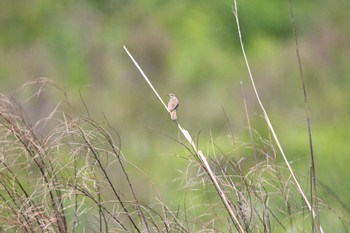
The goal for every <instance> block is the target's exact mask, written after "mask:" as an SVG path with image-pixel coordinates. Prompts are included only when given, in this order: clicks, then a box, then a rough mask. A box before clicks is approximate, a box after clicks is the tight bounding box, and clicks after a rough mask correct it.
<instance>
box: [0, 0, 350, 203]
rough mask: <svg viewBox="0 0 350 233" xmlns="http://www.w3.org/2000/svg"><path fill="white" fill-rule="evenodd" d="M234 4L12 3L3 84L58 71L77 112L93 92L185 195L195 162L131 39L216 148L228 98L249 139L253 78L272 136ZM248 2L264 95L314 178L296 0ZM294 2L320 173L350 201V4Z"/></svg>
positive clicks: (248, 34) (6, 15)
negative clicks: (290, 1) (293, 21)
mask: <svg viewBox="0 0 350 233" xmlns="http://www.w3.org/2000/svg"><path fill="white" fill-rule="evenodd" d="M232 4H233V3H232V2H231V1H209V0H204V1H200V2H199V1H183V0H180V1H179V0H178V1H174V0H173V1H171V0H165V1H164V0H161V1H160V0H149V1H125V0H85V1H83V0H77V1H71V0H62V1H48V0H35V1H8V0H5V1H1V2H0V31H1V34H0V54H1V59H0V83H1V92H2V93H5V94H7V95H11V94H12V93H13V92H15V90H16V88H17V87H19V86H20V85H22V84H24V83H25V82H26V81H28V80H32V79H36V78H39V77H47V78H49V79H52V80H55V81H56V82H57V83H58V84H59V85H61V86H62V87H64V88H66V90H67V93H68V98H69V99H70V101H71V104H72V105H73V106H74V111H75V113H76V114H85V111H84V107H83V104H82V103H81V100H80V97H79V92H81V95H82V96H83V98H84V100H85V103H86V105H87V106H88V108H89V112H90V114H91V115H92V116H93V117H94V118H95V119H101V120H103V117H102V114H101V113H102V112H103V113H104V114H105V115H106V116H107V118H108V119H109V121H110V123H111V124H112V126H113V127H114V128H115V129H116V130H117V131H118V133H119V134H120V136H121V138H122V151H123V153H124V154H125V156H126V158H127V159H128V160H129V161H131V162H132V163H134V164H135V165H137V166H139V167H140V168H141V169H142V170H144V171H145V172H146V173H147V174H148V175H149V177H150V179H151V180H152V181H153V182H154V183H155V185H156V186H157V187H158V190H159V192H160V194H161V195H162V196H163V197H164V199H165V200H172V201H173V202H174V203H175V205H176V203H177V201H178V200H177V198H178V197H179V195H180V194H181V193H182V191H181V187H180V183H181V177H182V176H183V175H182V172H184V171H185V170H186V165H187V161H186V160H184V159H181V158H179V156H181V155H186V154H187V151H185V150H184V149H183V148H182V147H181V146H180V145H178V144H177V143H175V142H174V141H173V140H171V139H169V138H168V137H166V136H164V135H163V134H162V133H165V134H167V135H170V136H171V137H174V138H177V137H178V132H177V129H176V127H175V125H174V124H173V123H172V122H171V121H170V120H169V116H168V115H167V113H166V112H165V111H164V108H163V107H162V106H161V104H160V103H159V100H158V99H157V98H156V97H155V96H154V94H153V93H152V91H151V89H150V88H149V87H148V85H147V84H146V82H145V81H144V80H143V79H142V78H141V75H140V73H139V72H138V71H137V69H136V68H135V66H134V65H133V64H132V62H131V60H130V59H129V58H128V56H127V54H126V53H125V51H124V50H123V45H125V46H126V47H127V48H128V49H129V51H130V52H131V53H132V54H133V56H134V57H135V59H136V60H137V61H138V63H139V64H140V66H141V67H142V68H143V70H144V71H145V73H146V74H147V76H148V77H149V78H150V80H151V81H152V83H153V85H154V86H155V88H156V89H157V90H158V92H159V93H160V95H161V96H162V97H163V98H164V101H167V96H166V94H168V93H170V92H175V93H176V94H177V95H178V97H179V99H180V101H181V104H180V110H179V114H178V115H179V122H180V124H181V125H182V126H183V127H184V128H186V129H187V130H189V131H190V132H191V133H192V134H193V135H195V136H197V134H198V133H199V132H201V133H200V136H199V142H200V146H201V148H202V149H203V150H204V151H206V147H207V144H208V142H209V140H210V135H211V136H212V137H213V140H215V141H216V142H217V143H218V144H220V143H221V144H225V143H224V142H225V140H227V135H229V134H230V131H229V127H228V125H227V121H226V119H225V115H224V113H223V111H222V109H223V108H224V109H225V112H226V113H227V116H228V118H229V120H230V122H231V124H232V129H233V134H234V136H235V137H237V138H240V139H241V140H248V131H247V128H246V127H247V123H246V117H245V113H244V107H243V97H242V94H241V86H240V81H241V80H242V81H243V85H244V88H245V95H246V98H247V102H248V108H249V113H250V117H251V121H252V124H253V127H254V128H255V129H256V130H257V131H258V132H259V133H261V134H262V135H263V136H266V135H267V133H266V128H267V127H266V124H265V123H264V121H263V120H262V117H261V111H260V109H259V106H258V105H257V102H256V100H255V97H254V94H253V92H252V89H251V85H250V82H249V79H248V73H247V70H246V67H245V64H244V60H243V57H242V53H241V49H240V46H239V42H238V34H237V29H236V26H235V21H234V17H233V14H232ZM238 7H239V9H238V10H239V17H240V23H241V29H242V34H243V40H244V44H245V48H246V51H247V55H248V59H249V62H250V65H251V69H252V72H253V76H254V78H255V81H256V84H257V88H258V91H259V93H260V96H261V98H262V101H263V103H264V105H265V107H266V109H267V111H268V113H269V114H270V117H271V120H272V123H273V125H274V127H275V130H276V131H277V134H278V135H279V138H280V141H281V143H282V146H283V148H284V149H285V152H286V154H287V156H288V158H289V160H290V161H293V168H295V169H296V170H297V171H298V173H300V174H301V176H305V177H307V176H308V169H309V157H308V155H309V149H308V140H307V130H306V119H305V109H304V102H303V92H302V89H301V82H300V75H299V70H298V66H297V60H296V55H295V41H294V37H293V31H292V27H291V19H290V14H289V6H288V1H280V0H270V1H268V2H266V1H263V0H251V1H239V2H238ZM293 7H294V13H295V18H296V27H297V33H298V36H299V46H300V47H299V49H300V53H301V58H302V65H303V69H304V74H305V81H306V88H307V91H308V96H309V107H310V111H311V127H312V135H313V140H314V151H315V156H316V172H317V173H316V174H317V178H318V181H320V182H321V183H322V184H324V185H326V186H328V187H329V189H330V190H332V192H334V193H335V194H336V195H337V196H338V197H339V199H340V200H341V201H342V202H343V203H344V204H346V205H347V206H350V182H349V181H348V177H349V174H350V172H349V168H348V167H349V165H350V153H349V148H348V141H349V135H350V104H349V102H348V101H349V98H350V94H349V93H350V92H349V88H350V79H349V75H350V66H349V61H350V30H349V26H348V22H350V16H349V14H348V12H349V9H350V2H349V1H347V0H336V1H324V0H321V1H318V2H316V1H293ZM56 94H57V93H56ZM56 94H55V93H51V92H48V93H46V94H45V95H46V96H45V97H44V98H43V99H42V100H41V102H40V104H36V105H33V106H31V108H30V109H29V111H30V114H31V118H32V119H33V121H34V120H35V119H39V118H40V117H43V116H45V115H47V114H48V113H49V112H50V111H51V110H52V109H53V107H54V106H55V105H56V104H57V102H58V101H59V100H60V99H61V98H63V96H62V95H61V96H56ZM247 142H249V141H247ZM177 155H179V156H177ZM237 156H239V155H237ZM130 169H132V168H130ZM179 177H180V180H179V179H178V178H179ZM134 179H135V178H134ZM140 179H142V180H140V182H138V180H134V182H135V183H136V184H138V185H139V186H138V187H139V188H140V189H141V190H148V191H149V192H147V191H145V192H144V194H145V197H144V198H146V199H147V198H149V199H150V200H152V198H153V196H154V193H153V190H152V188H151V187H150V185H146V184H144V180H143V179H144V178H140ZM305 189H307V184H305ZM147 196H148V197H147ZM181 198H182V197H179V199H180V201H181Z"/></svg>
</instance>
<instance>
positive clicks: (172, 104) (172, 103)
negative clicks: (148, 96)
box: [168, 93, 179, 121]
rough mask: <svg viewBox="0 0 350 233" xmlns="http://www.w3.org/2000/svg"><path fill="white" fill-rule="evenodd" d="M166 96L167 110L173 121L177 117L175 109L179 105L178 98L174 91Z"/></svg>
mask: <svg viewBox="0 0 350 233" xmlns="http://www.w3.org/2000/svg"><path fill="white" fill-rule="evenodd" d="M168 96H169V102H168V112H169V113H170V118H171V120H173V121H175V120H176V119H177V116H176V110H177V108H178V107H179V100H178V99H177V97H176V95H175V94H174V93H170V94H169V95H168Z"/></svg>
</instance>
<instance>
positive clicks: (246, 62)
mask: <svg viewBox="0 0 350 233" xmlns="http://www.w3.org/2000/svg"><path fill="white" fill-rule="evenodd" d="M233 15H234V17H235V19H236V25H237V30H238V36H239V42H240V45H241V50H242V53H243V57H244V61H245V64H246V67H247V70H248V74H249V78H250V81H251V83H252V86H253V89H254V93H255V96H256V99H257V101H258V103H259V105H260V108H261V110H262V111H263V114H264V118H265V121H266V123H267V125H268V127H269V129H270V131H271V133H272V136H273V138H274V140H275V142H276V144H277V147H278V149H279V151H280V152H281V155H282V157H283V160H284V162H285V163H286V165H287V167H288V170H289V172H290V174H291V176H292V178H293V180H294V182H295V185H296V187H297V191H298V192H299V194H300V195H301V197H302V198H303V200H304V202H305V203H306V205H307V207H308V209H309V211H310V212H311V214H312V217H313V219H315V220H316V219H317V215H316V212H315V211H314V208H313V207H312V206H311V205H310V202H309V201H308V199H307V197H306V195H305V193H304V192H303V190H302V188H301V186H300V184H299V181H298V179H297V178H296V176H295V174H294V171H293V169H292V166H291V165H290V163H289V161H288V159H287V157H286V155H285V154H284V151H283V149H282V146H281V144H280V142H279V140H278V138H277V135H276V133H275V130H274V128H273V126H272V124H271V121H270V119H269V116H268V115H267V113H266V110H265V107H264V105H263V104H262V102H261V100H260V97H259V94H258V91H257V89H256V86H255V82H254V79H253V75H252V72H251V70H250V66H249V62H248V58H247V55H246V53H245V49H244V45H243V40H242V34H241V29H240V24H239V19H238V9H237V1H236V0H234V8H233ZM320 231H321V233H323V230H322V227H321V226H320Z"/></svg>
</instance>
